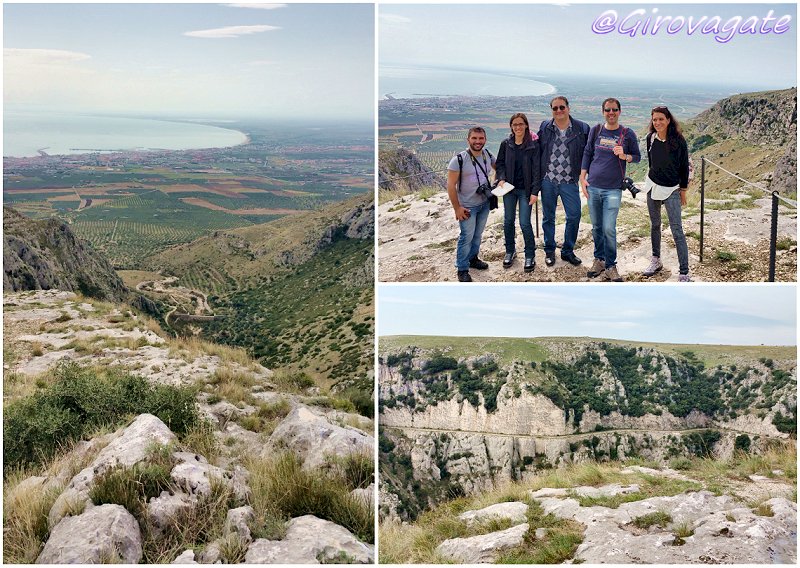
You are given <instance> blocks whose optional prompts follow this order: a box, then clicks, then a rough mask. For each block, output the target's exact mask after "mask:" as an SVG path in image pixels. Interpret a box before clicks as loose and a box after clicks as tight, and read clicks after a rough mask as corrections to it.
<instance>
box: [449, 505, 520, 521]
mask: <svg viewBox="0 0 800 568" xmlns="http://www.w3.org/2000/svg"><path fill="white" fill-rule="evenodd" d="M527 513H528V505H526V504H525V503H521V502H519V501H514V502H508V503H497V504H495V505H490V506H488V507H484V508H483V509H478V510H477V511H464V512H463V513H461V514H460V515H459V516H458V518H459V520H461V521H464V522H465V523H466V524H467V526H472V525H479V524H482V523H485V522H487V521H491V520H503V519H509V520H510V521H511V522H512V523H513V524H514V525H518V524H520V523H524V522H526V521H527V520H528V517H527Z"/></svg>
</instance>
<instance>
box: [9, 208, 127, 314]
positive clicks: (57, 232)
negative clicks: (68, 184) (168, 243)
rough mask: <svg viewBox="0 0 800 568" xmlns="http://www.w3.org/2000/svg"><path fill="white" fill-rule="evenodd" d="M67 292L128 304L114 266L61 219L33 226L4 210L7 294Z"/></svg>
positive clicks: (33, 222) (37, 222) (29, 222)
mask: <svg viewBox="0 0 800 568" xmlns="http://www.w3.org/2000/svg"><path fill="white" fill-rule="evenodd" d="M51 289H60V290H69V291H74V292H81V293H82V294H85V295H87V296H91V297H93V298H97V299H99V300H109V301H113V302H120V301H124V300H125V299H126V298H127V296H128V295H129V293H130V291H129V290H128V289H127V288H126V287H125V285H124V284H123V282H122V280H121V279H120V278H119V276H117V274H116V272H114V269H113V268H112V267H111V264H110V263H109V262H108V261H107V260H106V259H105V258H104V257H103V256H102V255H100V254H98V253H97V252H95V251H94V249H93V248H92V246H91V245H90V244H89V243H88V242H86V241H84V240H82V239H79V238H78V237H76V236H75V233H73V232H72V230H71V229H70V228H69V226H68V225H67V224H66V223H63V222H61V221H59V220H57V219H50V220H48V221H35V220H33V219H29V218H27V217H25V216H24V215H21V214H20V213H18V212H17V211H16V210H14V209H12V208H10V207H4V208H3V290H6V291H11V292H17V291H23V290H51Z"/></svg>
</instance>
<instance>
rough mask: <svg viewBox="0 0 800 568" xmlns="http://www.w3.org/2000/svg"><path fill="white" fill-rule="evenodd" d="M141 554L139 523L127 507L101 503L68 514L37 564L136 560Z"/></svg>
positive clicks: (55, 531) (130, 562)
mask: <svg viewBox="0 0 800 568" xmlns="http://www.w3.org/2000/svg"><path fill="white" fill-rule="evenodd" d="M141 558H142V537H141V534H140V531H139V524H138V523H137V522H136V519H135V518H133V515H131V514H130V513H129V512H128V511H126V510H125V508H124V507H121V506H119V505H102V506H100V507H94V508H93V509H91V510H89V511H87V512H85V513H83V514H82V515H78V516H76V517H67V518H65V519H63V520H62V521H61V522H59V523H58V524H57V525H56V526H55V527H53V529H52V530H51V531H50V538H49V539H48V540H47V543H46V544H45V546H44V549H43V550H42V552H41V554H39V557H38V558H37V559H36V563H37V564H101V563H103V564H108V563H113V562H122V563H125V564H137V563H138V562H139V560H140V559H141Z"/></svg>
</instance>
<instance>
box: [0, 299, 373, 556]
mask: <svg viewBox="0 0 800 568" xmlns="http://www.w3.org/2000/svg"><path fill="white" fill-rule="evenodd" d="M3 303H4V306H5V309H4V314H3V325H4V344H3V352H4V358H3V359H4V360H3V379H4V380H3V387H4V390H3V395H4V396H3V400H4V409H3V410H4V412H3V429H4V439H3V453H4V462H3V465H4V470H3V477H4V479H3V482H4V483H3V496H4V499H3V501H4V510H3V512H4V514H3V520H4V530H3V552H4V559H5V560H6V562H12V563H33V562H34V561H38V562H39V563H47V564H58V563H81V564H96V563H101V562H112V561H117V562H119V561H124V562H125V563H128V564H136V563H138V562H143V563H170V562H173V561H174V560H176V558H178V557H179V558H180V559H181V560H180V561H179V563H180V562H185V561H188V560H195V558H196V560H197V561H199V562H201V563H208V564H213V563H216V562H217V561H221V562H225V563H241V562H244V561H245V560H247V561H248V562H251V563H259V564H260V563H266V562H269V561H270V560H269V559H270V558H271V559H272V560H273V561H277V562H280V563H287V564H291V563H300V564H308V563H313V562H320V561H321V562H324V561H332V560H334V559H338V560H339V561H342V560H343V559H346V560H348V561H349V562H351V563H370V562H371V559H372V556H373V550H372V546H371V545H370V544H368V543H369V542H372V540H373V514H372V508H371V502H372V499H373V496H372V493H373V486H372V485H371V484H372V471H373V464H372V457H371V456H372V447H373V436H372V434H371V432H372V430H373V424H372V421H371V420H370V419H368V418H366V417H364V416H361V415H359V414H357V413H355V412H354V410H355V408H354V406H353V404H352V403H351V402H350V401H348V400H347V399H344V398H341V397H338V396H337V395H335V394H332V393H330V392H328V391H327V390H325V389H320V387H318V386H315V385H314V384H313V382H311V381H309V380H308V378H307V377H304V376H303V375H300V374H296V373H289V372H286V371H285V370H283V369H278V370H275V371H273V370H270V369H267V368H265V367H263V366H262V365H260V364H259V363H258V362H256V361H254V360H253V359H252V358H250V357H249V356H248V355H247V354H246V353H245V352H244V351H243V350H241V349H234V348H229V347H224V346H219V345H215V344H212V343H207V342H204V341H201V340H198V339H196V338H193V339H189V340H184V339H175V338H170V337H167V336H166V334H164V332H163V331H162V330H161V329H160V327H159V325H158V324H157V323H156V322H154V321H152V320H150V319H148V318H147V317H144V316H140V315H137V314H135V313H132V312H131V311H130V310H128V309H127V308H126V307H125V306H124V305H118V304H112V303H108V302H100V301H97V300H92V299H89V298H86V297H82V296H78V295H76V294H74V293H72V292H66V291H58V290H47V291H32V292H21V293H7V294H4V298H3ZM310 534H311V535H313V538H312V537H309V536H308V535H310ZM195 555H197V556H196V557H195Z"/></svg>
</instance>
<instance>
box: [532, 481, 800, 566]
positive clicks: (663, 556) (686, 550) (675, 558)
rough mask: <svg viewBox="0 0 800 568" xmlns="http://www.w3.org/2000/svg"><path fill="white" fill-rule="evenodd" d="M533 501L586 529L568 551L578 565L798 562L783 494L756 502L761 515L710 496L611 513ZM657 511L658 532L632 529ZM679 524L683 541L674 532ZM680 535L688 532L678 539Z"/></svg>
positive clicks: (792, 519) (649, 502)
mask: <svg viewBox="0 0 800 568" xmlns="http://www.w3.org/2000/svg"><path fill="white" fill-rule="evenodd" d="M596 489H598V490H599V491H600V493H601V494H603V493H605V492H606V491H605V488H602V487H601V488H596ZM611 493H614V492H613V491H611ZM540 494H542V492H540ZM537 500H538V501H539V502H540V504H541V505H542V508H543V509H544V512H545V513H552V514H553V515H555V516H556V517H558V518H561V519H570V520H574V521H577V522H579V523H581V524H583V525H584V526H585V527H586V530H585V533H584V539H583V543H582V544H581V545H580V546H579V547H578V549H577V551H576V553H575V558H576V559H578V560H581V561H585V562H592V563H599V564H605V563H613V564H629V563H647V564H695V563H706V564H751V563H752V564H775V563H780V564H783V563H788V564H793V563H795V562H796V560H797V549H796V541H795V539H796V533H795V527H796V523H797V505H796V504H795V503H793V502H791V501H789V500H788V499H785V498H782V497H777V498H773V499H769V500H768V501H766V502H765V503H764V504H762V507H763V509H760V511H761V512H762V514H761V515H759V514H758V512H759V510H753V509H750V508H749V507H747V506H743V505H742V504H741V503H740V502H738V501H737V500H735V499H733V498H731V497H729V496H715V495H714V494H713V493H711V492H709V491H698V492H690V493H683V494H680V495H675V496H673V497H652V498H649V499H642V500H640V501H634V502H631V503H623V504H622V505H620V506H619V507H618V508H617V509H609V508H607V507H599V506H594V507H582V506H580V504H579V503H578V501H577V500H575V499H572V498H567V499H559V498H555V497H537ZM659 512H660V513H664V514H665V515H668V517H669V519H670V520H669V521H667V522H668V524H666V526H664V527H659V526H658V525H653V526H651V527H650V528H649V529H641V528H638V527H636V526H635V525H634V524H633V521H634V520H636V519H637V518H641V517H644V516H645V515H648V514H651V513H659ZM763 513H766V514H768V515H769V516H765V515H764V514H763ZM679 526H680V527H681V532H682V534H683V535H684V536H677V535H676V534H675V532H676V529H677V527H679ZM687 532H691V533H692V534H691V535H690V536H685V534H686V533H687Z"/></svg>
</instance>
